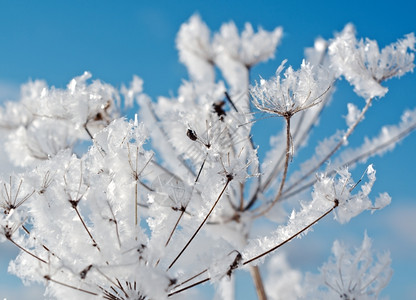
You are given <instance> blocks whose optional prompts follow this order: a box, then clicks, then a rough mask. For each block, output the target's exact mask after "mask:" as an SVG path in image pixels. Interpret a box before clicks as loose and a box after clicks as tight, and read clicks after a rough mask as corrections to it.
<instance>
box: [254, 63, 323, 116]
mask: <svg viewBox="0 0 416 300" xmlns="http://www.w3.org/2000/svg"><path fill="white" fill-rule="evenodd" d="M285 63H286V60H284V61H283V62H282V64H281V65H280V66H279V68H278V69H277V71H276V77H273V78H271V79H270V80H264V79H261V80H260V83H258V82H256V85H255V86H253V87H251V89H250V95H251V97H252V98H253V103H254V105H255V106H256V107H257V108H258V109H259V110H261V111H265V112H268V113H272V114H277V115H280V116H282V117H285V118H288V117H291V116H292V115H294V114H295V113H297V112H299V111H302V110H305V109H308V108H310V107H312V106H314V105H316V104H318V103H319V102H321V100H322V97H323V96H324V95H325V94H326V92H328V90H329V88H330V87H331V82H330V77H329V76H327V74H326V73H327V72H325V71H324V70H323V69H319V68H317V67H314V66H312V65H311V64H310V63H306V62H305V61H303V62H302V65H301V67H300V69H299V70H297V71H295V70H293V68H292V67H291V66H290V67H288V68H287V69H286V71H285V72H284V74H283V78H281V75H280V74H281V73H282V71H283V69H284V65H285Z"/></svg>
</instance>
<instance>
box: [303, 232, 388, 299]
mask: <svg viewBox="0 0 416 300" xmlns="http://www.w3.org/2000/svg"><path fill="white" fill-rule="evenodd" d="M332 253H333V257H331V258H330V259H329V261H328V262H326V263H324V265H323V266H322V267H321V268H320V274H319V275H315V274H308V275H307V276H306V283H305V285H306V290H308V292H309V294H308V299H309V297H313V299H343V300H351V299H356V300H370V299H374V300H375V299H379V294H380V292H381V290H382V289H383V288H384V287H385V286H386V285H387V284H388V282H389V281H390V278H391V276H392V274H393V271H392V269H391V268H390V264H391V259H390V254H389V253H388V252H386V253H380V254H377V260H374V258H373V253H372V249H371V240H370V239H369V237H368V236H367V234H365V236H364V240H363V243H362V244H361V247H360V248H357V249H355V251H354V252H351V251H350V250H348V248H347V247H346V246H345V245H344V244H342V243H340V242H338V241H335V242H334V245H333V247H332ZM305 299H306V298H305Z"/></svg>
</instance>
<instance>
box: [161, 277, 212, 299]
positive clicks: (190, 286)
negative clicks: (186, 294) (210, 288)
mask: <svg viewBox="0 0 416 300" xmlns="http://www.w3.org/2000/svg"><path fill="white" fill-rule="evenodd" d="M210 279H211V278H210V277H207V278H205V279H202V280H201V281H198V282H195V283H194V284H191V285H188V286H187V287H184V288H183V289H180V290H177V291H174V292H172V293H169V294H168V297H171V296H173V295H176V294H179V293H182V292H183V291H186V290H189V289H190V288H193V287H194V286H197V285H200V284H203V283H205V282H207V281H209V280H210Z"/></svg>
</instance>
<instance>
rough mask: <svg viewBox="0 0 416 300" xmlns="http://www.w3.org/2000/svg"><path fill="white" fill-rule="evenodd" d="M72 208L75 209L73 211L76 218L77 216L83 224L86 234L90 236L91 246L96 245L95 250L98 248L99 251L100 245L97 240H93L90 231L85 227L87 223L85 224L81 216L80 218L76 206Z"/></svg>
mask: <svg viewBox="0 0 416 300" xmlns="http://www.w3.org/2000/svg"><path fill="white" fill-rule="evenodd" d="M74 210H75V212H76V213H77V215H78V218H79V220H80V221H81V223H82V225H83V226H84V228H85V231H86V232H87V233H88V235H89V237H90V239H91V241H92V242H93V246H95V247H97V250H98V251H101V249H100V247H99V246H98V244H97V242H96V241H95V239H94V237H93V236H92V234H91V232H90V231H89V229H88V227H87V224H85V222H84V220H83V218H82V216H81V214H80V213H79V210H78V208H77V207H74Z"/></svg>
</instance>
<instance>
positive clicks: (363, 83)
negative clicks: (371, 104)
mask: <svg viewBox="0 0 416 300" xmlns="http://www.w3.org/2000/svg"><path fill="white" fill-rule="evenodd" d="M415 43H416V39H415V35H414V34H413V33H411V34H407V35H406V36H405V38H404V39H402V40H398V41H397V42H396V43H393V44H391V45H388V46H386V47H385V48H383V49H382V50H381V51H380V49H379V46H378V44H377V42H376V41H374V40H370V39H368V38H367V39H365V40H362V39H361V40H359V41H358V40H357V39H356V37H355V28H354V26H353V25H352V24H347V25H346V26H345V28H344V30H343V31H342V32H341V33H340V34H339V35H338V36H337V37H336V38H335V39H334V40H333V41H332V43H331V45H330V46H329V55H330V57H331V64H332V67H333V69H334V70H335V71H336V72H337V73H338V76H340V75H343V76H344V77H345V79H347V80H348V82H349V83H350V84H352V85H353V86H354V91H355V92H356V93H357V94H358V95H359V96H362V97H364V98H373V97H383V96H384V95H385V94H386V93H387V88H386V87H384V86H382V85H381V84H380V83H381V82H382V81H384V80H387V79H390V78H393V77H400V76H402V75H404V74H405V73H407V72H409V71H412V70H413V68H414V64H413V61H414V59H415V55H414V51H415Z"/></svg>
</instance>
